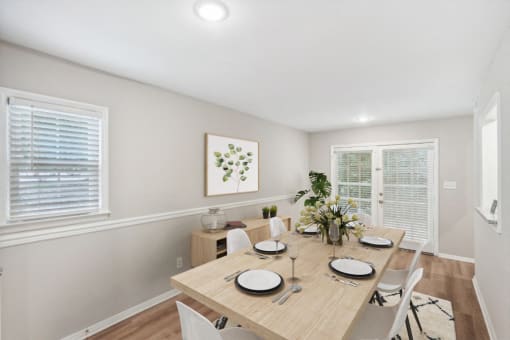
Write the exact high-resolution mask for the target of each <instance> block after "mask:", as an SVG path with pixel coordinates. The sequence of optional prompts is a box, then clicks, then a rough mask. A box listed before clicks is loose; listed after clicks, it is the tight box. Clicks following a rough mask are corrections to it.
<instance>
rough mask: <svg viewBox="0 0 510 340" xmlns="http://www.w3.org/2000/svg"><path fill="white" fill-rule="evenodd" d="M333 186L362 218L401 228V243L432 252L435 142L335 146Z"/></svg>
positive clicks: (435, 227) (435, 198) (435, 240)
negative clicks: (355, 206)
mask: <svg viewBox="0 0 510 340" xmlns="http://www.w3.org/2000/svg"><path fill="white" fill-rule="evenodd" d="M331 160H332V161H331V165H332V176H331V178H332V183H333V191H334V193H335V194H339V195H340V196H341V197H342V199H343V200H347V199H348V198H352V199H353V200H354V201H356V202H357V203H358V209H357V210H358V211H357V212H358V214H360V215H361V216H362V218H363V219H364V220H365V223H367V222H368V223H371V224H373V225H379V226H385V227H392V228H400V229H404V230H405V231H406V236H405V238H404V241H403V242H402V244H401V247H403V248H407V249H414V248H415V247H416V244H417V241H424V242H426V243H427V245H426V246H425V251H427V252H430V253H436V252H437V251H436V250H437V232H436V229H437V141H435V140H434V141H425V142H407V143H391V144H374V145H363V146H349V147H342V146H334V147H332V154H331Z"/></svg>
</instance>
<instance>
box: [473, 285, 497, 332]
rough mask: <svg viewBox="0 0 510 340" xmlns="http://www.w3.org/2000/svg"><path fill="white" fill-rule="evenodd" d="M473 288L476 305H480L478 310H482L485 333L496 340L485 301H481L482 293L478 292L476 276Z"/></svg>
mask: <svg viewBox="0 0 510 340" xmlns="http://www.w3.org/2000/svg"><path fill="white" fill-rule="evenodd" d="M473 287H474V288H475V294H476V298H477V300H478V304H479V305H480V309H481V310H482V315H483V320H484V321H485V325H486V326H487V331H488V332H489V338H490V339H491V340H497V337H496V331H495V329H494V325H493V324H492V321H491V318H490V315H489V310H488V309H487V305H486V304H485V300H484V299H483V295H482V291H481V290H480V286H479V285H478V281H477V279H476V275H475V276H473Z"/></svg>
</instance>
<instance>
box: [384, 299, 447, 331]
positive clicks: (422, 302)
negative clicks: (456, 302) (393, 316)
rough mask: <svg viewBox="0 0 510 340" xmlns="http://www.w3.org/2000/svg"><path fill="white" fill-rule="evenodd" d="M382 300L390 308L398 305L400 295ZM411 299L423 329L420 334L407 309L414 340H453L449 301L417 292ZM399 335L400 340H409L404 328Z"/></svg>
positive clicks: (411, 313)
mask: <svg viewBox="0 0 510 340" xmlns="http://www.w3.org/2000/svg"><path fill="white" fill-rule="evenodd" d="M383 298H384V299H385V300H386V301H387V302H385V303H384V304H385V305H386V306H391V305H394V304H396V303H398V301H399V300H400V295H399V294H398V293H396V294H389V295H383ZM412 299H413V303H414V305H415V306H416V307H417V309H418V317H419V318H420V322H421V325H422V327H423V333H422V334H420V329H419V328H418V324H417V323H416V321H415V319H414V316H413V312H412V311H411V309H409V313H408V316H409V322H410V323H411V329H412V332H413V337H414V339H415V340H455V319H454V317H453V309H452V304H451V302H450V301H448V300H443V299H439V298H436V297H434V296H430V295H426V294H421V293H417V292H413V297H412ZM399 335H400V337H401V339H402V340H408V339H409V338H408V336H407V330H406V328H405V326H404V328H402V331H401V332H400V334H399Z"/></svg>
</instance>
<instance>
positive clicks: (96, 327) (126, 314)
mask: <svg viewBox="0 0 510 340" xmlns="http://www.w3.org/2000/svg"><path fill="white" fill-rule="evenodd" d="M178 294H180V291H178V290H177V289H172V290H169V291H168V292H165V293H163V294H161V295H158V296H156V297H154V298H152V299H149V300H147V301H144V302H142V303H140V304H138V305H136V306H133V307H130V308H128V309H126V310H124V311H122V312H120V313H118V314H115V315H113V316H110V317H109V318H107V319H104V320H102V321H99V322H96V323H95V324H93V325H91V326H89V327H87V328H85V329H82V330H80V331H78V332H76V333H73V334H71V335H68V336H66V337H64V338H62V339H61V340H82V339H85V338H86V337H89V336H92V335H94V334H96V333H99V332H101V331H102V330H105V329H106V328H108V327H111V326H113V325H115V324H117V323H119V322H121V321H123V320H126V319H127V318H130V317H132V316H133V315H135V314H138V313H140V312H143V311H144V310H146V309H149V308H151V307H153V306H155V305H157V304H159V303H161V302H164V301H166V300H168V299H171V298H173V297H175V296H177V295H178Z"/></svg>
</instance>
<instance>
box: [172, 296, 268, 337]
mask: <svg viewBox="0 0 510 340" xmlns="http://www.w3.org/2000/svg"><path fill="white" fill-rule="evenodd" d="M176 304H177V310H178V311H179V319H180V320H181V335H182V339H183V340H205V339H207V340H261V339H262V338H260V337H259V336H257V335H256V334H254V333H253V332H251V331H249V330H247V329H244V328H241V327H231V328H226V329H222V330H217V329H216V328H214V326H213V324H212V323H211V322H210V321H209V320H207V319H206V318H205V317H204V316H203V315H202V314H200V313H198V312H197V311H195V310H194V309H192V308H190V307H188V306H186V305H185V304H184V303H182V302H179V301H177V302H176Z"/></svg>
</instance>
